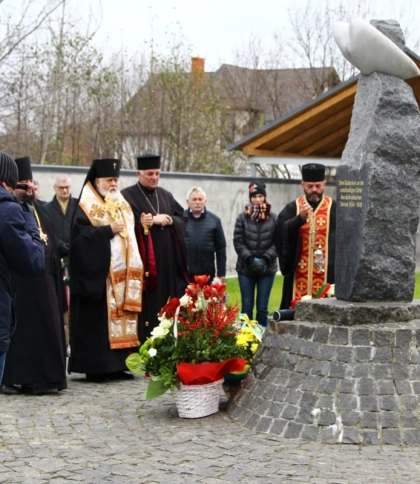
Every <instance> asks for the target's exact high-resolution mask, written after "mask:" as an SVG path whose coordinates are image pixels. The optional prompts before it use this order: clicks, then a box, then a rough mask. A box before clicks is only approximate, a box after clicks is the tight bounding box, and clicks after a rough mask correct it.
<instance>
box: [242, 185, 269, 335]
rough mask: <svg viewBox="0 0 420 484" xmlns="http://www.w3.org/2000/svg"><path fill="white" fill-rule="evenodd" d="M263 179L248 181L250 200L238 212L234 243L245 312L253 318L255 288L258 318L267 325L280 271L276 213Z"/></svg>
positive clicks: (243, 311)
mask: <svg viewBox="0 0 420 484" xmlns="http://www.w3.org/2000/svg"><path fill="white" fill-rule="evenodd" d="M266 197H267V193H266V191H265V185H264V184H263V183H257V182H252V183H250V184H249V199H250V202H251V203H250V204H247V205H246V207H245V211H244V212H243V213H241V214H239V216H238V218H237V219H236V223H235V231H234V233H233V245H234V246H235V251H236V253H237V254H238V260H237V262H236V271H237V272H238V279H239V287H240V290H241V299H242V313H244V314H246V315H247V316H248V317H249V319H253V310H254V302H255V290H256V293H257V299H256V306H257V321H258V323H259V324H261V325H262V326H264V327H265V326H267V317H268V300H269V298H270V292H271V288H272V287H273V282H274V276H275V274H276V272H277V253H276V249H275V247H274V229H275V225H276V215H275V214H274V213H272V212H271V205H270V204H269V203H267V199H266Z"/></svg>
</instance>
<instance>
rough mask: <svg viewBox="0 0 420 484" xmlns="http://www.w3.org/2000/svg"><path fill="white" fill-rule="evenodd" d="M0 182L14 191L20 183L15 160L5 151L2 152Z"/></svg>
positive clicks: (0, 157)
mask: <svg viewBox="0 0 420 484" xmlns="http://www.w3.org/2000/svg"><path fill="white" fill-rule="evenodd" d="M0 182H3V183H5V184H6V186H7V187H9V188H11V189H12V190H14V189H15V188H16V184H17V182H18V167H17V165H16V163H15V160H14V159H13V158H12V157H11V156H10V155H8V154H7V153H4V152H3V151H0ZM3 186H4V185H3ZM5 188H6V187H5ZM8 191H11V190H8Z"/></svg>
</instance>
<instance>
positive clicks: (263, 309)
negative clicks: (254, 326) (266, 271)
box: [238, 274, 274, 327]
mask: <svg viewBox="0 0 420 484" xmlns="http://www.w3.org/2000/svg"><path fill="white" fill-rule="evenodd" d="M238 280H239V287H240V290H241V299H242V313H243V314H246V315H247V316H248V318H249V319H251V320H252V319H254V318H253V311H254V303H255V292H256V296H257V297H256V306H257V321H258V323H259V324H261V326H264V327H266V326H267V318H268V300H269V299H270V293H271V288H272V287H273V283H274V274H273V275H272V276H252V277H250V276H245V275H243V274H238Z"/></svg>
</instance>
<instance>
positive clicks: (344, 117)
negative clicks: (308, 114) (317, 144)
mask: <svg viewBox="0 0 420 484" xmlns="http://www.w3.org/2000/svg"><path fill="white" fill-rule="evenodd" d="M352 112H353V105H351V106H348V107H347V108H345V109H343V110H342V111H339V112H338V113H337V114H335V115H333V116H330V117H329V118H328V119H327V120H326V121H324V122H323V123H318V124H317V125H316V126H313V127H312V128H310V129H308V130H306V131H305V132H303V133H302V134H300V135H298V136H295V137H294V138H293V139H291V140H289V141H288V142H286V143H282V144H281V145H278V146H277V147H276V151H280V152H282V151H294V150H293V148H295V147H296V146H298V145H303V144H305V143H307V141H308V140H309V141H311V139H313V138H316V139H319V137H320V136H323V134H324V133H326V132H328V130H329V129H330V128H332V127H341V126H342V125H343V122H344V123H345V124H346V126H348V129H349V130H350V120H351V114H352ZM311 143H312V141H311Z"/></svg>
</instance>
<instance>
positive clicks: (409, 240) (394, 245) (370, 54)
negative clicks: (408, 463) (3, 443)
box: [228, 20, 420, 445]
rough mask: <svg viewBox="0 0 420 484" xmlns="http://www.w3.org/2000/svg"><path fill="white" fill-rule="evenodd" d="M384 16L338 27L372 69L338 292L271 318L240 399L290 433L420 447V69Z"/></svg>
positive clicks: (340, 247)
mask: <svg viewBox="0 0 420 484" xmlns="http://www.w3.org/2000/svg"><path fill="white" fill-rule="evenodd" d="M372 23H373V25H375V27H376V28H375V27H373V25H369V24H368V23H367V22H364V21H360V20H357V21H353V22H351V23H350V25H346V24H340V25H339V26H338V27H337V28H336V31H335V32H334V35H335V38H336V39H337V43H338V44H339V46H340V48H341V50H342V51H343V54H344V55H345V57H346V58H348V59H349V60H350V61H351V62H353V63H354V65H355V66H356V67H358V68H359V69H360V71H361V76H360V79H359V81H358V89H357V95H356V99H355V104H354V108H353V116H352V122H351V129H350V136H349V140H348V142H347V145H346V148H345V151H344V153H343V158H342V164H341V166H340V167H339V168H338V175H337V188H338V190H337V246H336V247H337V248H336V252H337V263H336V286H335V289H336V291H335V294H336V296H337V299H335V298H331V299H322V300H316V299H313V300H310V301H300V302H298V303H297V306H296V314H295V321H294V322H281V321H280V322H274V321H270V323H269V327H268V329H267V331H266V334H265V336H264V339H263V342H262V343H261V345H260V348H259V350H258V352H257V354H256V356H255V359H254V363H253V365H252V368H251V370H250V372H249V374H248V376H247V378H246V380H245V382H244V386H243V388H242V390H241V391H240V392H239V393H238V394H237V395H236V396H235V397H234V399H233V400H232V401H231V402H230V403H229V407H228V411H229V414H230V416H231V417H232V418H233V419H235V420H237V421H239V422H242V423H243V424H244V425H245V426H246V427H248V428H251V429H255V430H257V431H261V432H267V433H271V434H275V435H279V436H283V437H285V438H288V439H296V440H299V441H316V442H325V443H364V444H395V445H401V444H408V445H415V444H420V419H419V411H420V304H418V303H417V302H413V301H412V298H413V293H414V276H415V236H416V231H417V225H418V222H419V217H418V202H419V194H420V193H419V192H420V190H419V187H420V183H419V181H420V180H419V176H420V142H419V133H420V115H419V110H418V106H417V102H416V100H415V98H414V95H413V93H412V90H411V88H410V87H409V86H408V85H407V84H406V83H405V82H404V81H403V79H404V78H407V77H410V76H411V77H412V76H415V75H419V74H420V72H419V70H418V69H417V67H416V65H415V64H414V63H412V61H411V59H409V58H408V57H407V56H406V55H405V54H404V52H403V51H402V50H401V47H403V45H404V40H403V35H402V31H401V29H400V27H399V25H398V24H397V23H396V22H395V21H373V22H372ZM346 29H347V30H348V31H347V30H346ZM381 32H383V33H381ZM390 39H391V40H392V41H393V42H391V40H390ZM390 44H392V46H391V47H390ZM397 46H398V47H399V48H400V49H399V48H397ZM363 52H365V53H366V55H365V56H364V55H363ZM372 65H374V69H373V70H372ZM417 318H418V319H417Z"/></svg>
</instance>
